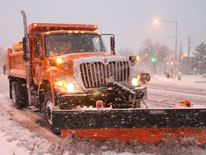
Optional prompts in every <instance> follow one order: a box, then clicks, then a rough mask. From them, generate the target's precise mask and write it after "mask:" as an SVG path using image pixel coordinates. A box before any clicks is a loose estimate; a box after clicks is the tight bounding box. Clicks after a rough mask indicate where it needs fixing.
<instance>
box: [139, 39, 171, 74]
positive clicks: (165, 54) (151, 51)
mask: <svg viewBox="0 0 206 155" xmlns="http://www.w3.org/2000/svg"><path fill="white" fill-rule="evenodd" d="M139 55H140V59H141V61H142V62H144V63H145V64H146V65H148V64H150V66H151V67H153V68H154V69H156V68H159V69H158V70H159V71H161V70H162V69H161V68H162V67H163V66H165V63H166V60H167V59H169V58H170V50H169V48H168V47H167V46H165V45H162V44H160V43H158V42H157V41H156V42H155V43H153V42H152V40H151V39H149V38H148V39H146V40H145V41H144V42H143V44H142V46H141V48H140V51H139ZM152 58H153V61H152Z"/></svg>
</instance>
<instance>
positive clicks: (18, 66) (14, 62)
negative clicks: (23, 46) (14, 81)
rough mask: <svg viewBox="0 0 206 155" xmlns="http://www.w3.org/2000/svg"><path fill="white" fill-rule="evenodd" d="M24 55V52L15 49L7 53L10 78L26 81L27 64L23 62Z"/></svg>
mask: <svg viewBox="0 0 206 155" xmlns="http://www.w3.org/2000/svg"><path fill="white" fill-rule="evenodd" d="M23 54H24V53H23V51H15V50H14V49H13V50H12V49H9V50H8V51H7V69H8V76H13V77H19V78H24V79H26V69H25V65H26V64H25V63H26V62H25V61H24V60H23Z"/></svg>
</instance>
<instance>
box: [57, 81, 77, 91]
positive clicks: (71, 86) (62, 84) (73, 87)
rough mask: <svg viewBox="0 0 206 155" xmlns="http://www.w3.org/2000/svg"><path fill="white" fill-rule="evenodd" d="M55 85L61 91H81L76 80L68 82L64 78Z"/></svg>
mask: <svg viewBox="0 0 206 155" xmlns="http://www.w3.org/2000/svg"><path fill="white" fill-rule="evenodd" d="M55 86H56V88H58V89H59V90H61V91H67V92H76V91H79V88H78V86H77V84H76V83H75V82H66V81H64V80H59V81H56V82H55Z"/></svg>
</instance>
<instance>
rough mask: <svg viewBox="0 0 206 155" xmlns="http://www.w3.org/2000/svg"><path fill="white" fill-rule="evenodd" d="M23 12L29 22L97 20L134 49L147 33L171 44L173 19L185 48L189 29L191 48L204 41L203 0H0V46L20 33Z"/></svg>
mask: <svg viewBox="0 0 206 155" xmlns="http://www.w3.org/2000/svg"><path fill="white" fill-rule="evenodd" d="M21 10H24V11H25V12H26V14H27V19H28V24H31V23H34V22H44V23H46V22H50V23H51V22H55V23H71V24H98V25H99V27H100V28H101V29H102V32H104V33H114V34H115V35H116V46H117V47H116V48H117V49H119V48H131V49H133V50H134V52H138V50H139V48H140V46H141V45H142V42H143V41H144V40H145V39H146V38H151V39H152V40H153V41H158V42H160V43H162V44H165V45H167V46H169V47H170V48H171V50H174V41H175V40H174V38H168V36H175V24H171V23H165V22H161V23H160V25H154V24H153V19H154V18H155V17H159V18H160V19H164V20H170V21H177V22H178V51H179V45H180V41H181V42H182V46H183V50H184V51H185V52H187V39H188V36H189V35H190V37H191V40H192V43H191V45H192V49H191V51H194V49H195V47H197V45H199V44H200V43H201V42H206V0H73V1H72V0H0V46H3V47H11V46H12V44H13V43H15V42H17V41H21V40H22V37H23V21H22V16H21V13H20V11H21Z"/></svg>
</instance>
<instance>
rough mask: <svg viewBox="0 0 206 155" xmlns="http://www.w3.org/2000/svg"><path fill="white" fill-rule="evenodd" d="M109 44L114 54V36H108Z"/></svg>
mask: <svg viewBox="0 0 206 155" xmlns="http://www.w3.org/2000/svg"><path fill="white" fill-rule="evenodd" d="M110 46H111V51H112V54H115V39H114V37H110Z"/></svg>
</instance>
